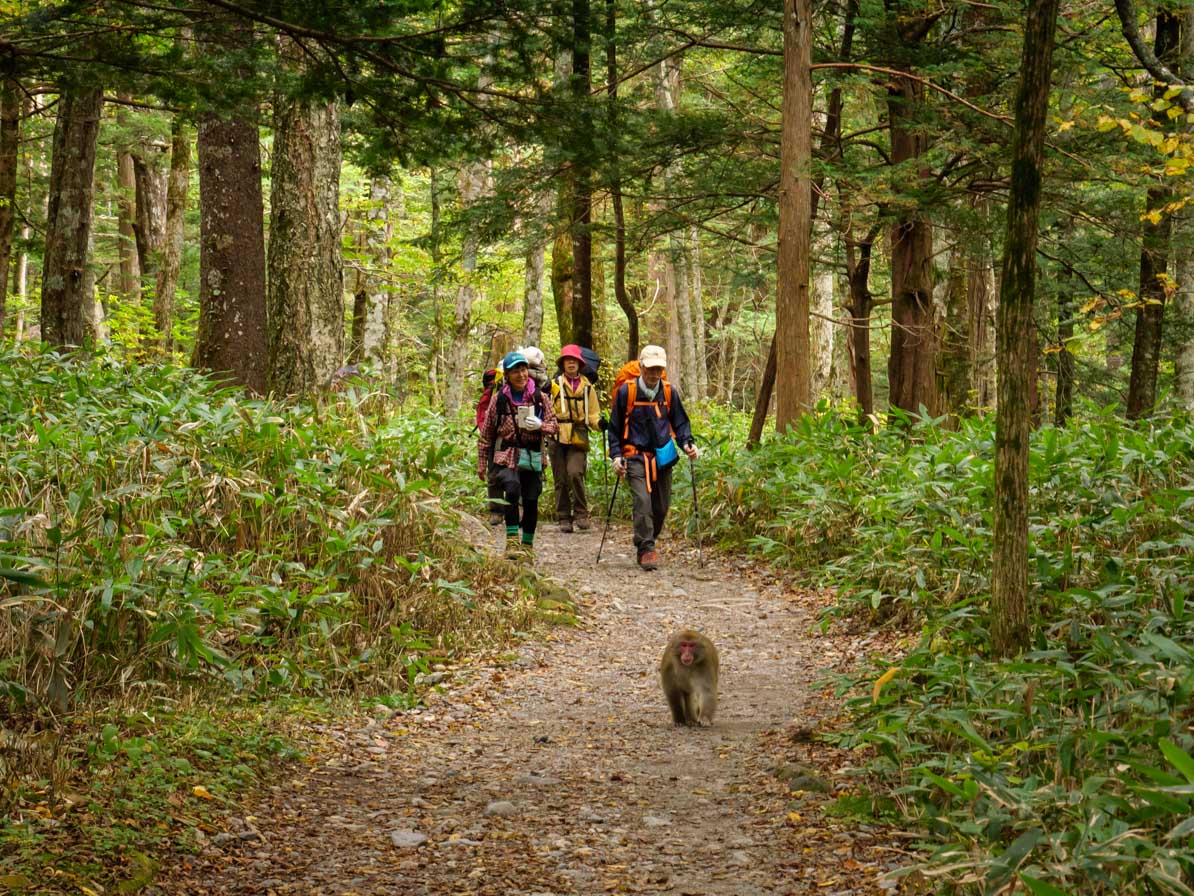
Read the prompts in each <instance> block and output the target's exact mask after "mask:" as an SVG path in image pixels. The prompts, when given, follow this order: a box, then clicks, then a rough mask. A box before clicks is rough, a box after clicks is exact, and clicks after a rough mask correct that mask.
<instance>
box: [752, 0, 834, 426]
mask: <svg viewBox="0 0 1194 896" xmlns="http://www.w3.org/2000/svg"><path fill="white" fill-rule="evenodd" d="M857 15H858V2H857V0H847V2H846V10H845V20H844V23H843V27H842V48H841V53H840V58H841V60H842V61H843V62H847V61H849V60H850V58H851V52H852V48H853V45H854V27H855V26H854V23H855V19H856V17H857ZM786 39H787V38H786V34H785V41H786ZM785 65H786V59H785ZM810 102H811V101H810ZM810 115H811V106H810ZM841 121H842V91H841V89H840V88H835V89H834V91H833V93H832V94H830V97H829V110H828V113H827V114H826V116H825V133H824V134H822V135H821V151H822V155H823V156H824V157H826V158H832V159H840V158H841V154H842V148H841V139H840V138H841ZM781 152H782V148H781ZM821 183H823V179H820V180H818V181H817V184H818V187H819V186H820V185H821ZM818 197H819V193H817V192H815V191H814V192H813V194H812V195H811V196H810V197H809V215H808V217H809V222H810V224H811V222H812V221H813V220H815V219H816V217H817V202H818ZM809 238H810V240H811V236H810V237H809ZM777 301H778V297H777ZM775 338H776V337H775V336H774V335H773V336H772V337H771V342H772V345H771V348H770V349H769V350H768V354H769V356H770V354H771V353H773V352H774V351H775ZM774 385H775V377H774V376H772V377H770V378H768V377H767V375H766V370H764V375H763V377H762V381H761V382H760V384H759V388H760V389H762V390H764V394H762V395H760V396H759V400H757V401H756V402H755V413H756V414H758V413H762V414H764V415H765V414H766V413H767V408H768V406H769V405H770V404H771V389H772V388H773V387H774ZM763 423H764V421H763V420H751V422H750V431H751V433H752V434H757V435H753V436H752V437H748V442H747V444H752V442H757V441H758V439H759V438H760V437H761V435H762V432H763Z"/></svg>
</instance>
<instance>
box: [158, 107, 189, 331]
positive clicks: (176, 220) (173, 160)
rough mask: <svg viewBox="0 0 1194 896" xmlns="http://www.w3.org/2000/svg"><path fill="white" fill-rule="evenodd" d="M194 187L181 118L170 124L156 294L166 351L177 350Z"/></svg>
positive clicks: (187, 133) (185, 129)
mask: <svg viewBox="0 0 1194 896" xmlns="http://www.w3.org/2000/svg"><path fill="white" fill-rule="evenodd" d="M190 183H191V135H190V129H189V128H188V127H187V125H186V123H185V122H184V121H183V119H182V117H181V116H179V115H175V116H174V120H173V121H172V122H171V123H170V173H169V174H168V175H167V178H166V226H165V233H164V234H163V240H162V262H161V264H160V265H159V266H158V271H157V281H156V284H155V289H154V292H153V322H154V325H155V326H156V327H157V331H158V339H159V345H160V346H161V349H162V351H164V352H170V351H173V350H174V334H173V328H174V296H175V293H176V292H177V290H178V275H179V272H180V271H181V270H182V249H183V240H184V237H185V235H186V216H187V189H188V187H189V186H190Z"/></svg>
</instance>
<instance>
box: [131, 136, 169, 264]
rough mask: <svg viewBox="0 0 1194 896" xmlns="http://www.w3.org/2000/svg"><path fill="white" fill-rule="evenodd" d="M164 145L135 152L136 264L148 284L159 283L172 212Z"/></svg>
mask: <svg viewBox="0 0 1194 896" xmlns="http://www.w3.org/2000/svg"><path fill="white" fill-rule="evenodd" d="M164 149H165V147H160V146H156V145H144V146H142V147H141V151H140V152H139V153H136V154H135V155H134V156H133V181H134V183H135V184H136V200H137V201H136V209H137V217H136V219H135V226H134V230H133V232H134V234H135V235H136V238H137V267H138V269H139V270H140V272H141V277H142V279H143V280H144V281H145V286H147V287H148V286H149V285H151V284H156V281H157V272H158V268H159V267H160V266H161V261H162V249H163V247H164V246H165V244H166V216H167V215H168V214H169V209H168V205H169V201H170V200H169V197H168V193H169V189H170V185H169V172H168V171H167V169H166V166H165V164H164V162H165V157H164V153H163V150H164Z"/></svg>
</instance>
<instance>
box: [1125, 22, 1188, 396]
mask: <svg viewBox="0 0 1194 896" xmlns="http://www.w3.org/2000/svg"><path fill="white" fill-rule="evenodd" d="M1180 41H1181V19H1180V18H1179V17H1178V16H1176V15H1173V14H1172V13H1170V12H1168V11H1167V10H1165V9H1163V8H1162V9H1160V10H1158V12H1157V33H1156V39H1155V43H1154V50H1155V52H1156V55H1157V58H1158V59H1160V60H1161V62H1162V63H1165V64H1166V65H1173V66H1176V64H1177V61H1178V60H1177V58H1176V57H1177V56H1178V49H1179V47H1180ZM1164 94H1165V89H1164V88H1162V87H1156V88H1154V89H1153V95H1154V96H1156V97H1162V96H1164ZM1153 121H1154V122H1155V123H1156V124H1157V125H1158V126H1159V127H1162V128H1163V127H1165V126H1166V122H1167V121H1168V119H1167V118H1166V116H1165V113H1163V112H1154V113H1153ZM1173 199H1174V196H1173V188H1172V187H1171V186H1170V185H1169V184H1168V183H1164V182H1162V183H1158V184H1156V185H1154V186H1152V187H1149V190H1148V202H1147V213H1149V214H1155V215H1157V216H1159V219H1158V220H1156V221H1153V220H1151V219H1146V220H1145V222H1144V236H1143V241H1142V245H1141V249H1140V292H1139V295H1138V298H1137V307H1136V333H1135V338H1134V340H1133V342H1132V373H1131V376H1130V378H1129V382H1128V419H1129V420H1139V419H1141V418H1143V417H1148V416H1150V415H1151V414H1152V412H1153V407H1154V406H1155V405H1156V403H1157V371H1158V369H1159V368H1160V365H1161V327H1162V324H1163V323H1164V320H1165V288H1166V281H1167V279H1168V278H1167V276H1166V275H1167V273H1168V267H1169V239H1170V236H1171V234H1172V231H1173V218H1172V216H1171V215H1170V214H1169V212H1167V211H1166V208H1165V207H1166V206H1167V205H1169V204H1170V203H1171V202H1172V201H1173Z"/></svg>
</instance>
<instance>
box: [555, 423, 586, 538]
mask: <svg viewBox="0 0 1194 896" xmlns="http://www.w3.org/2000/svg"><path fill="white" fill-rule="evenodd" d="M588 459H589V452H587V451H585V450H583V449H581V448H577V447H576V446H575V445H560V444H558V443H557V444H556V446H555V447H554V448H553V449H552V451H551V475H552V479H553V480H554V481H555V489H556V519H557V520H558V521H559V522H564V521H565V520H571V519H572V518H573V517H575V518H576V519H578V520H587V519H588V518H589V500H588V498H587V497H586V496H585V468H586V467H587V465H588Z"/></svg>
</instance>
